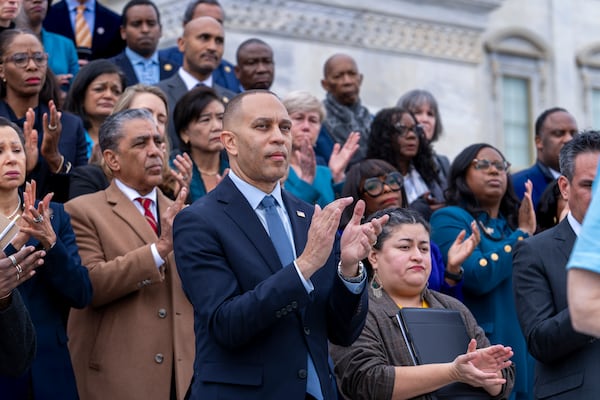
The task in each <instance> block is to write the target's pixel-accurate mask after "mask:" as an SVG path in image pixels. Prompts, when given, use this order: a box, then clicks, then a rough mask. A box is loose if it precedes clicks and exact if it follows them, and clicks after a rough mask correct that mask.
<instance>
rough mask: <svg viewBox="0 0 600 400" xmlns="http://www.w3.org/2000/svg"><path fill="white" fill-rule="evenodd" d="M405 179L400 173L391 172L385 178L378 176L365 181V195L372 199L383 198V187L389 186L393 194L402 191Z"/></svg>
mask: <svg viewBox="0 0 600 400" xmlns="http://www.w3.org/2000/svg"><path fill="white" fill-rule="evenodd" d="M403 184H404V179H403V178H402V175H401V174H400V172H390V173H389V174H385V175H383V176H377V177H374V178H368V179H365V183H363V190H362V192H363V193H366V194H368V195H369V196H371V197H377V196H381V194H382V193H383V186H384V185H387V186H388V187H389V188H390V190H391V191H392V192H397V191H398V190H400V189H402V185H403Z"/></svg>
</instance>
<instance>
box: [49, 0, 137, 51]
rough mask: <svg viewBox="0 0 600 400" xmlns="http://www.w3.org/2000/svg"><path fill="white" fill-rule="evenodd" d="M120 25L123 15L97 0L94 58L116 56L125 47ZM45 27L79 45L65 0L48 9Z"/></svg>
mask: <svg viewBox="0 0 600 400" xmlns="http://www.w3.org/2000/svg"><path fill="white" fill-rule="evenodd" d="M120 27H121V16H120V15H119V14H117V13H115V12H113V11H111V10H110V9H108V8H106V7H104V6H103V5H102V4H100V3H99V2H98V1H96V16H95V22H94V30H93V31H92V60H96V59H98V58H110V57H113V56H116V55H117V54H119V53H120V52H121V51H122V50H123V49H124V48H125V41H124V40H123V39H121V32H120ZM44 29H46V30H47V31H49V32H54V33H58V34H59V35H63V36H66V37H68V38H69V39H71V40H72V41H73V43H74V44H75V47H77V43H75V34H74V32H73V24H72V23H71V17H70V15H69V8H68V6H67V3H66V2H65V1H64V0H62V1H59V2H58V3H56V4H54V5H53V6H52V7H50V8H49V9H48V14H47V15H46V18H45V19H44Z"/></svg>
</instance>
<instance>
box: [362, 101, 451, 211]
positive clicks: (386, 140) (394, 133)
mask: <svg viewBox="0 0 600 400" xmlns="http://www.w3.org/2000/svg"><path fill="white" fill-rule="evenodd" d="M367 157H368V158H378V159H380V160H385V161H387V162H388V163H390V164H392V165H393V166H394V167H396V168H397V169H398V171H400V173H401V174H402V177H403V178H404V190H405V192H406V198H407V201H408V204H409V205H411V208H414V209H416V210H418V211H419V212H420V213H421V214H423V216H424V217H425V218H426V219H429V217H430V216H431V213H432V212H433V211H435V210H437V209H439V208H441V207H443V206H444V194H443V191H444V189H445V188H446V179H445V178H444V175H443V174H442V173H441V170H440V168H438V166H437V164H436V162H435V160H434V157H433V151H432V149H431V145H430V144H429V142H428V141H427V140H426V139H425V136H424V133H423V130H422V128H421V127H420V126H419V125H418V123H417V119H416V118H415V116H414V115H413V114H412V113H411V112H410V111H408V110H406V109H403V108H399V107H394V108H385V109H383V110H381V111H379V112H378V113H377V115H375V118H374V119H373V123H372V124H371V133H370V135H369V140H368V149H367Z"/></svg>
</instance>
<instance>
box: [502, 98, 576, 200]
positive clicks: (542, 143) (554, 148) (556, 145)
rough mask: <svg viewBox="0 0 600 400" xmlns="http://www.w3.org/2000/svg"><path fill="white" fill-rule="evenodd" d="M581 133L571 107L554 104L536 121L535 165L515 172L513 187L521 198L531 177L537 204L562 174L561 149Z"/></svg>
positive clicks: (533, 196)
mask: <svg viewBox="0 0 600 400" xmlns="http://www.w3.org/2000/svg"><path fill="white" fill-rule="evenodd" d="M576 133H577V122H575V118H573V116H572V115H571V114H569V112H568V111H567V110H565V109H564V108H560V107H554V108H550V109H548V110H546V111H544V112H543V113H541V114H540V116H539V117H538V118H537V120H536V121H535V148H536V151H537V160H536V162H535V164H534V165H532V166H531V167H529V168H527V169H524V170H522V171H519V172H517V173H516V174H513V176H512V179H513V187H514V189H515V193H516V194H517V196H519V198H520V199H523V194H524V193H525V182H527V180H528V179H529V180H531V183H533V193H532V196H531V199H532V200H533V206H534V207H536V208H537V204H538V201H539V200H540V197H541V196H542V193H544V190H545V189H546V186H547V185H548V184H549V183H550V182H552V181H553V180H554V179H556V178H558V177H559V175H560V172H559V171H558V169H559V165H558V154H559V153H560V149H561V148H562V147H563V146H564V144H565V143H567V142H568V141H569V140H571V139H573V136H574V135H575V134H576Z"/></svg>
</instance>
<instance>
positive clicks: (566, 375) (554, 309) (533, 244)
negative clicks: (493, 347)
mask: <svg viewBox="0 0 600 400" xmlns="http://www.w3.org/2000/svg"><path fill="white" fill-rule="evenodd" d="M575 239H576V236H575V232H573V229H572V228H571V225H570V224H569V222H568V220H567V219H566V218H565V219H564V220H563V221H562V222H561V223H560V224H558V225H557V226H555V227H554V228H551V229H548V230H547V231H544V232H541V233H539V234H537V235H535V236H533V237H531V238H529V239H526V240H523V241H520V242H518V244H517V246H516V249H515V252H514V258H513V268H514V272H513V287H514V293H515V303H516V306H517V315H518V317H519V322H520V324H521V329H522V330H523V333H524V335H525V339H526V340H527V347H528V349H529V352H530V353H531V355H532V356H533V357H534V358H535V359H536V360H537V361H536V366H535V385H534V394H535V397H536V398H538V399H545V398H549V397H552V398H553V399H574V400H582V399H592V398H596V397H597V396H598V393H600V379H598V377H599V376H600V361H599V360H600V341H596V340H595V339H593V338H591V337H589V336H586V335H582V334H580V333H577V332H575V331H574V330H573V326H572V325H571V317H570V315H569V309H568V306H567V270H566V269H565V267H566V265H567V261H568V259H569V255H570V253H571V250H572V249H573V244H574V243H575ZM518 367H519V366H517V368H518Z"/></svg>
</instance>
